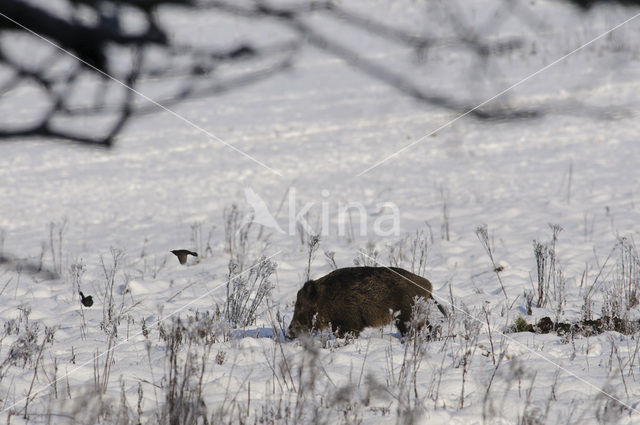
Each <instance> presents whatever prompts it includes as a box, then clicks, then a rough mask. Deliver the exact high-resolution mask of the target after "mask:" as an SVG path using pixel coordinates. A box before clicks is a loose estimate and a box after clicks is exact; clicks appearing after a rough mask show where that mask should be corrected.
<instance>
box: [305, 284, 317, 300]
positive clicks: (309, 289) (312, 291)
mask: <svg viewBox="0 0 640 425" xmlns="http://www.w3.org/2000/svg"><path fill="white" fill-rule="evenodd" d="M302 289H303V290H304V292H305V293H306V294H307V295H308V296H309V298H311V299H314V298H316V297H317V296H318V288H317V285H316V283H315V282H314V281H313V280H308V281H307V282H306V283H305V284H304V286H303V287H302Z"/></svg>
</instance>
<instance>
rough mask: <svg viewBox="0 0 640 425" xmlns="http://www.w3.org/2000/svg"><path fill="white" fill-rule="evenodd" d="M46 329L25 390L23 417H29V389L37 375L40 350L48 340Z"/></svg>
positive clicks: (31, 387) (41, 350)
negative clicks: (29, 382) (27, 387)
mask: <svg viewBox="0 0 640 425" xmlns="http://www.w3.org/2000/svg"><path fill="white" fill-rule="evenodd" d="M48 334H49V332H48V331H45V335H44V337H43V338H42V343H41V344H40V347H38V357H36V363H35V366H34V368H33V377H32V378H31V384H30V385H29V391H27V397H26V402H25V404H24V415H23V418H24V419H27V420H28V419H29V414H28V410H29V402H30V401H31V391H33V384H34V383H35V381H36V376H37V375H38V366H39V365H40V359H41V358H42V352H43V351H44V345H45V344H46V343H47V340H48ZM51 337H52V338H53V334H52V335H51Z"/></svg>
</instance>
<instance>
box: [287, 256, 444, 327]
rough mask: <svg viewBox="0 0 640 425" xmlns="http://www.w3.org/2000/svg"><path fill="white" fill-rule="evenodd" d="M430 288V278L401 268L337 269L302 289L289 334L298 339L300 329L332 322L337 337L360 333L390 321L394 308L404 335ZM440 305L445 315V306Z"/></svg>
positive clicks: (306, 284) (429, 292) (326, 325)
mask: <svg viewBox="0 0 640 425" xmlns="http://www.w3.org/2000/svg"><path fill="white" fill-rule="evenodd" d="M431 290H432V286H431V282H429V281H428V280H427V279H425V278H423V277H420V276H418V275H415V274H413V273H411V272H408V271H406V270H403V269H400V268H397V267H347V268H343V269H337V270H334V271H333V272H331V273H329V274H328V275H326V276H324V277H321V278H320V279H317V280H310V281H308V282H306V283H305V284H304V286H303V287H302V289H300V290H299V291H298V296H297V299H296V306H295V310H294V312H293V319H292V320H291V324H290V325H289V329H288V330H287V334H286V336H287V338H295V337H296V336H298V335H299V334H300V333H301V332H304V331H310V330H311V329H316V330H322V329H327V328H328V327H329V326H331V329H332V331H333V332H335V333H336V334H337V335H338V336H343V335H344V334H345V333H347V332H351V333H353V334H355V335H358V334H359V333H360V331H362V329H364V328H366V327H378V326H384V325H386V324H388V323H390V322H391V319H392V315H391V314H390V310H392V311H394V312H399V314H398V315H397V318H396V321H395V322H396V323H395V325H396V326H397V328H398V330H399V331H400V333H401V334H402V335H403V336H404V335H405V334H406V333H407V331H408V328H407V322H408V321H409V320H410V318H411V308H412V306H413V303H414V297H416V296H419V297H424V298H425V300H428V299H429V298H431V299H433V297H432V295H431ZM434 301H435V300H434ZM436 305H437V306H438V308H439V309H440V311H441V312H442V313H443V314H444V315H445V316H446V311H445V310H444V309H443V308H442V306H440V304H437V303H436Z"/></svg>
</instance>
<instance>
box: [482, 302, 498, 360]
mask: <svg viewBox="0 0 640 425" xmlns="http://www.w3.org/2000/svg"><path fill="white" fill-rule="evenodd" d="M482 311H483V312H484V317H485V320H486V321H487V333H488V334H489V343H490V344H491V357H492V359H493V364H494V366H495V364H496V353H495V347H494V346H493V337H492V336H491V323H489V312H488V311H487V308H486V306H482Z"/></svg>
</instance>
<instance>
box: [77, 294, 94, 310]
mask: <svg viewBox="0 0 640 425" xmlns="http://www.w3.org/2000/svg"><path fill="white" fill-rule="evenodd" d="M79 292H80V297H81V298H82V300H81V302H82V305H83V306H85V307H91V306H92V305H93V297H92V296H91V295H89V296H88V297H85V296H84V294H83V293H82V291H79Z"/></svg>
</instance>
